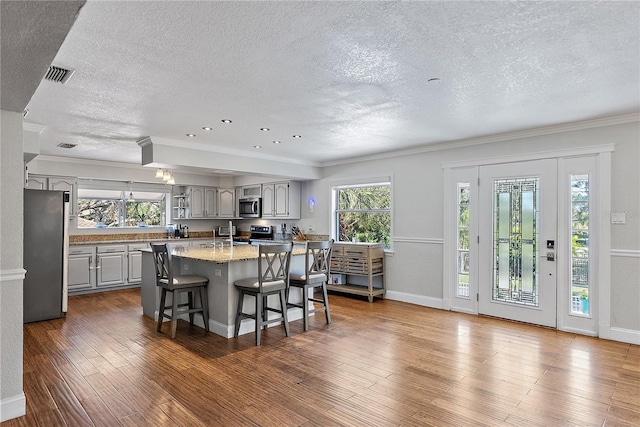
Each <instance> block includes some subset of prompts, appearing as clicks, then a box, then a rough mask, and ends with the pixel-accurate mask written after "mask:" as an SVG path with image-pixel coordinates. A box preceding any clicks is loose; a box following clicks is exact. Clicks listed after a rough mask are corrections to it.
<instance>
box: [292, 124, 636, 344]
mask: <svg viewBox="0 0 640 427" xmlns="http://www.w3.org/2000/svg"><path fill="white" fill-rule="evenodd" d="M639 128H640V124H639V123H638V122H632V123H624V124H618V125H611V126H602V127H597V128H590V129H582V130H573V131H565V132H561V133H555V134H546V135H536V136H530V137H526V138H520V139H511V140H503V141H499V142H491V143H483V144H478V145H470V146H465V147H460V148H455V149H442V150H437V151H422V152H420V151H419V150H416V151H414V152H412V153H408V154H406V155H401V156H397V157H390V156H389V157H386V158H380V159H375V160H367V161H360V162H354V163H349V164H342V165H336V166H332V167H326V168H324V171H323V178H322V179H320V180H318V181H311V182H307V183H305V185H304V186H303V187H302V188H303V190H302V200H303V201H305V200H307V198H308V197H311V196H312V197H314V198H315V199H316V201H317V202H318V203H317V206H316V209H315V212H313V213H311V212H309V211H308V209H304V208H303V210H302V212H303V213H302V218H301V221H300V223H301V224H302V225H303V226H304V227H307V226H308V225H309V224H313V225H315V226H316V227H317V229H318V232H320V233H323V234H330V214H331V203H330V200H329V198H330V197H329V196H330V193H331V182H332V181H334V180H338V179H340V180H342V179H344V178H346V177H356V178H359V177H366V176H380V175H391V176H392V177H393V178H392V179H393V225H392V227H393V230H392V235H393V250H394V254H393V255H392V256H388V257H387V287H388V289H389V291H390V296H391V297H397V298H398V299H405V300H412V301H415V302H418V303H424V304H425V305H429V306H433V307H439V306H440V304H441V299H442V280H443V272H442V265H443V245H442V242H443V240H442V239H443V236H444V233H443V212H444V207H443V171H442V164H443V163H448V162H454V161H461V160H477V159H483V158H494V157H500V156H508V155H520V154H527V153H536V152H543V151H556V150H561V149H568V148H576V147H584V146H595V145H603V144H612V143H613V144H615V152H614V153H613V154H612V171H613V173H612V185H611V187H612V188H611V207H612V211H613V212H626V214H627V222H626V224H625V225H615V226H612V235H611V237H612V239H611V249H612V250H611V252H612V269H611V291H612V300H611V313H612V316H611V326H612V327H615V328H620V329H625V330H629V331H633V333H636V334H638V333H640V310H639V309H638V307H639V306H640V214H639V210H640V172H639V170H640V167H639V165H640V153H639V143H638V141H640V131H639ZM608 214H609V213H608V212H602V213H601V215H602V217H603V220H604V221H607V222H608V221H609V217H608ZM621 250H622V252H621ZM616 254H623V255H624V256H617V255H616Z"/></svg>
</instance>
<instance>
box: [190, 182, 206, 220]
mask: <svg viewBox="0 0 640 427" xmlns="http://www.w3.org/2000/svg"><path fill="white" fill-rule="evenodd" d="M189 208H190V211H189V214H190V215H189V218H194V219H195V218H204V187H189Z"/></svg>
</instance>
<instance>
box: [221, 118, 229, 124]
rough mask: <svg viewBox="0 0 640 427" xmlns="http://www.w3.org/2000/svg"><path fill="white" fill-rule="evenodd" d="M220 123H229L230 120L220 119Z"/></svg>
mask: <svg viewBox="0 0 640 427" xmlns="http://www.w3.org/2000/svg"><path fill="white" fill-rule="evenodd" d="M222 123H231V120H229V119H222Z"/></svg>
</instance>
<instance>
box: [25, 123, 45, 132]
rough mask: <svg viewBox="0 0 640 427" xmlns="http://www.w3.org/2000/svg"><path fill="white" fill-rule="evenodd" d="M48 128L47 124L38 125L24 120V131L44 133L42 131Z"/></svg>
mask: <svg viewBox="0 0 640 427" xmlns="http://www.w3.org/2000/svg"><path fill="white" fill-rule="evenodd" d="M46 128H47V127H46V126H42V125H38V124H35V123H27V122H22V130H23V131H29V132H35V133H42V131H43V130H45V129H46Z"/></svg>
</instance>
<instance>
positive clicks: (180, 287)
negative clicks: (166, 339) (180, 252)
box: [151, 243, 209, 339]
mask: <svg viewBox="0 0 640 427" xmlns="http://www.w3.org/2000/svg"><path fill="white" fill-rule="evenodd" d="M151 250H152V251H153V258H154V263H155V267H156V285H157V286H158V287H159V288H160V289H161V293H160V306H159V307H158V327H157V331H158V332H161V330H162V321H163V320H164V319H169V320H171V339H174V338H175V337H176V329H177V326H178V317H179V316H181V315H183V314H188V315H189V323H190V324H191V325H193V321H194V315H195V313H202V321H203V323H204V330H205V333H207V332H209V313H208V296H207V285H208V284H209V279H208V278H206V277H204V276H197V275H192V274H181V275H174V274H173V270H172V265H171V252H169V250H168V249H167V245H166V244H157V243H152V244H151ZM167 293H171V305H165V302H166V299H167ZM183 293H186V294H187V302H186V303H183V302H180V300H181V296H182V294H183ZM196 295H198V296H199V298H200V307H196V305H195V299H196ZM167 310H170V313H169V314H167V313H166V311H167Z"/></svg>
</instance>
